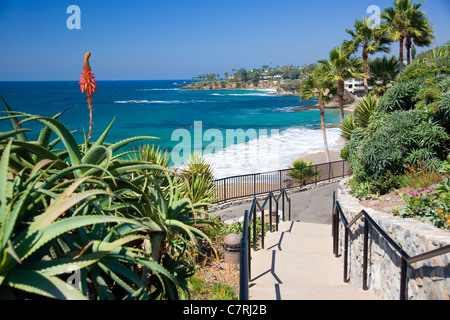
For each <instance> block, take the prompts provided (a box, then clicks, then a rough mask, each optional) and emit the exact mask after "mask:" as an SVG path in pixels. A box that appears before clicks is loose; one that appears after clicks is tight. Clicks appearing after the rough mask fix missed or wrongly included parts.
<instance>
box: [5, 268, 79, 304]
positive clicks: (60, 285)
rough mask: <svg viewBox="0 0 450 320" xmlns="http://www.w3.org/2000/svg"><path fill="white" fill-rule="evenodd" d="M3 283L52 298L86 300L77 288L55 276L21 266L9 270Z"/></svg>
mask: <svg viewBox="0 0 450 320" xmlns="http://www.w3.org/2000/svg"><path fill="white" fill-rule="evenodd" d="M4 285H6V286H9V287H12V288H16V289H19V290H23V291H26V292H30V293H34V294H38V295H41V296H45V297H49V298H53V299H63V300H87V298H86V297H85V296H83V294H82V293H81V292H80V291H79V290H77V289H75V288H73V287H72V286H71V285H70V284H68V283H66V282H64V281H62V280H61V279H59V278H57V277H49V276H46V275H43V274H41V273H39V272H36V271H33V270H26V269H22V268H14V270H11V271H10V272H9V273H8V275H7V276H6V278H5V280H4Z"/></svg>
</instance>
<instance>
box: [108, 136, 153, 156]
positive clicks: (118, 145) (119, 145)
mask: <svg viewBox="0 0 450 320" xmlns="http://www.w3.org/2000/svg"><path fill="white" fill-rule="evenodd" d="M144 139H160V138H157V137H151V136H140V137H133V138H128V139H124V140H122V141H119V142H117V143H114V144H112V145H111V146H109V149H111V150H112V151H113V153H114V152H116V151H117V150H119V149H120V148H123V147H125V146H126V145H128V144H130V143H133V142H135V141H139V140H144Z"/></svg>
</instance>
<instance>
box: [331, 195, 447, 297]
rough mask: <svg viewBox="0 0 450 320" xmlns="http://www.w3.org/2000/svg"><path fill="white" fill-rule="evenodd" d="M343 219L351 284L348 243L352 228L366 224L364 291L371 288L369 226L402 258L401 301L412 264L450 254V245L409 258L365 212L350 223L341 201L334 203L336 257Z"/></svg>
mask: <svg viewBox="0 0 450 320" xmlns="http://www.w3.org/2000/svg"><path fill="white" fill-rule="evenodd" d="M334 199H335V194H333V200H334ZM340 218H341V219H342V224H343V226H344V252H343V255H344V282H349V281H350V278H349V277H348V275H347V273H348V241H349V239H348V238H349V230H350V228H351V227H352V226H353V225H354V224H355V223H356V222H357V221H358V220H360V219H362V220H363V222H364V238H363V241H364V242H363V261H362V262H363V279H362V285H363V290H368V289H369V286H368V284H367V279H368V276H367V269H368V262H369V256H368V255H369V250H368V247H369V226H372V228H374V229H375V230H376V231H377V232H378V234H379V235H380V236H381V237H382V238H384V239H385V240H386V241H387V242H388V243H389V244H390V246H391V247H392V248H393V249H394V251H396V252H397V253H398V254H399V255H400V257H401V261H402V263H401V269H400V300H406V298H407V297H406V290H407V286H408V278H407V269H408V266H409V265H410V264H412V263H415V262H419V261H423V260H427V259H430V258H433V257H436V256H439V255H443V254H446V253H450V245H448V246H444V247H441V248H438V249H435V250H432V251H429V252H425V253H422V254H418V255H416V256H414V257H411V256H409V255H408V254H407V253H406V252H405V251H404V250H403V249H402V247H401V246H400V245H399V244H397V243H396V242H395V241H394V240H393V239H392V238H391V237H390V236H389V235H388V234H387V233H386V232H385V231H384V230H383V229H382V228H381V227H380V226H379V225H378V224H377V223H376V222H375V221H374V220H373V219H372V218H371V217H370V215H369V214H368V213H367V212H366V211H365V210H362V211H361V212H360V213H358V214H357V215H356V216H355V217H354V218H353V219H352V220H351V221H350V222H349V221H348V220H347V218H346V217H345V215H344V213H343V212H342V208H341V206H340V204H339V201H336V202H334V205H333V213H332V221H333V223H332V230H333V231H332V236H333V253H334V255H335V256H336V257H339V221H340Z"/></svg>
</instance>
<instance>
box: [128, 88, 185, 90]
mask: <svg viewBox="0 0 450 320" xmlns="http://www.w3.org/2000/svg"><path fill="white" fill-rule="evenodd" d="M178 90H180V89H176V88H172V89H136V91H178Z"/></svg>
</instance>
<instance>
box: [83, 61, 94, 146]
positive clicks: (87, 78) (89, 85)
mask: <svg viewBox="0 0 450 320" xmlns="http://www.w3.org/2000/svg"><path fill="white" fill-rule="evenodd" d="M90 56H91V53H90V52H86V55H85V56H84V68H83V72H82V73H81V80H80V89H81V92H82V93H84V92H86V97H87V103H88V107H89V134H88V138H87V143H89V141H90V140H91V135H92V124H93V121H92V112H93V110H94V109H93V106H92V94H93V93H94V92H96V91H98V90H97V85H96V83H95V82H96V80H95V75H94V73H93V72H92V70H91V66H90V65H89V58H90Z"/></svg>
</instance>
